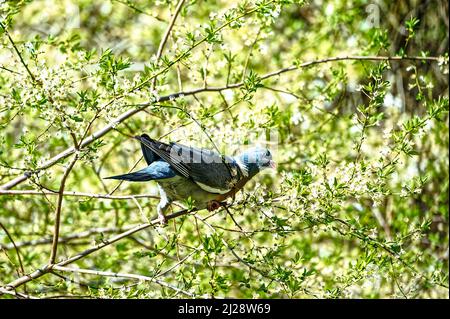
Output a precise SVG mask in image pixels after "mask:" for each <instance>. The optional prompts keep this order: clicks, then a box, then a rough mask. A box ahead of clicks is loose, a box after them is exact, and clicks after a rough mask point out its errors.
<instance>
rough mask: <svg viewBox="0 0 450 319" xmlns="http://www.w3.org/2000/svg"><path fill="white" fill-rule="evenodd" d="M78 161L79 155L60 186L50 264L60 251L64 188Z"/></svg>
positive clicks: (69, 167) (67, 170)
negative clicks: (59, 239) (59, 241)
mask: <svg viewBox="0 0 450 319" xmlns="http://www.w3.org/2000/svg"><path fill="white" fill-rule="evenodd" d="M77 160H78V155H75V157H74V158H73V160H72V161H71V162H70V164H69V166H68V167H67V169H66V171H65V172H64V175H63V177H62V179H61V184H60V186H59V191H58V203H57V206H56V211H55V227H54V230H53V243H52V250H51V253H50V261H49V264H54V263H55V259H56V253H57V250H58V238H59V226H60V223H61V209H62V202H63V198H64V188H65V186H66V180H67V177H68V176H69V174H70V171H71V170H72V168H73V167H74V165H75V163H76V162H77Z"/></svg>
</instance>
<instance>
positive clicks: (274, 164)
mask: <svg viewBox="0 0 450 319" xmlns="http://www.w3.org/2000/svg"><path fill="white" fill-rule="evenodd" d="M269 167H270V168H273V169H276V168H277V164H276V163H275V162H274V161H272V160H270V161H269Z"/></svg>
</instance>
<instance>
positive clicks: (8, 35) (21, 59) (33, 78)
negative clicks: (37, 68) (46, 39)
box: [0, 22, 36, 82]
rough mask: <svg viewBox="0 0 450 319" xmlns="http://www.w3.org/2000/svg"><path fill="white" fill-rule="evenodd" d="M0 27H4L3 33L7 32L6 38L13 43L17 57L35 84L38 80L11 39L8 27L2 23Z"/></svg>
mask: <svg viewBox="0 0 450 319" xmlns="http://www.w3.org/2000/svg"><path fill="white" fill-rule="evenodd" d="M0 26H1V27H2V29H3V31H5V34H6V36H7V37H8V39H9V42H11V44H12V46H13V48H14V50H15V51H16V53H17V55H18V56H19V59H20V62H22V64H23V66H24V67H25V69H26V70H27V72H28V74H29V75H30V77H31V79H32V80H33V82H36V78H35V77H34V75H33V73H31V71H30V69H29V68H28V65H27V64H26V63H25V61H24V60H23V57H22V54H21V53H20V51H19V49H17V46H16V44H15V43H14V40H13V39H12V38H11V35H10V34H9V32H8V30H7V29H6V27H5V26H4V25H3V23H2V22H0Z"/></svg>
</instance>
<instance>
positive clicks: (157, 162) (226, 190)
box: [107, 134, 275, 223]
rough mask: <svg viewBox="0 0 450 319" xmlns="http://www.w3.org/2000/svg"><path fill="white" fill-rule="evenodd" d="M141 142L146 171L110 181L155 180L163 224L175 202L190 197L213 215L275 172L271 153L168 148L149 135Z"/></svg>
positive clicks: (196, 204)
mask: <svg viewBox="0 0 450 319" xmlns="http://www.w3.org/2000/svg"><path fill="white" fill-rule="evenodd" d="M135 138H136V139H137V140H139V141H140V142H141V148H142V152H143V154H144V158H145V161H146V162H147V165H148V166H147V167H146V168H144V169H141V170H139V171H136V172H133V173H129V174H123V175H117V176H111V177H107V178H109V179H118V180H125V181H132V182H146V181H151V180H155V181H156V182H157V183H158V188H159V193H160V197H161V200H160V202H159V204H158V207H157V212H158V217H159V219H160V221H161V223H166V218H165V215H164V213H165V211H166V210H167V208H168V207H169V205H170V203H171V202H172V201H184V200H186V199H188V198H189V197H191V199H192V200H194V206H195V207H197V208H199V209H203V208H207V209H208V210H209V211H213V210H215V209H217V208H219V207H220V202H221V201H223V200H225V199H226V198H228V197H230V196H234V195H235V194H236V192H237V191H239V190H240V189H241V188H242V187H244V185H245V184H246V183H247V182H248V181H249V180H250V179H251V178H252V177H253V176H255V175H256V174H257V173H258V172H260V171H261V170H263V169H265V168H268V167H271V168H275V163H274V161H273V160H272V155H271V154H270V151H269V150H267V149H263V148H252V149H248V150H247V151H245V152H243V153H241V154H240V155H238V156H236V157H229V156H225V155H221V154H219V153H217V152H214V151H211V150H208V149H203V148H195V147H191V146H185V145H182V144H179V143H174V142H172V143H170V144H166V143H163V142H160V141H156V140H153V139H151V138H150V137H149V136H148V135H147V134H143V135H141V136H136V137H135Z"/></svg>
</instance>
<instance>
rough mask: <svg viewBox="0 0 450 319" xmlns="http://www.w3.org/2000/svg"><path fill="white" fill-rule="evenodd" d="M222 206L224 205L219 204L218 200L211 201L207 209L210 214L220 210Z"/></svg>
mask: <svg viewBox="0 0 450 319" xmlns="http://www.w3.org/2000/svg"><path fill="white" fill-rule="evenodd" d="M220 206H222V204H221V203H220V202H218V201H216V200H211V201H209V202H208V204H207V205H206V208H207V209H208V211H209V212H212V211H214V210H216V209H218V208H219V207H220Z"/></svg>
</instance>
